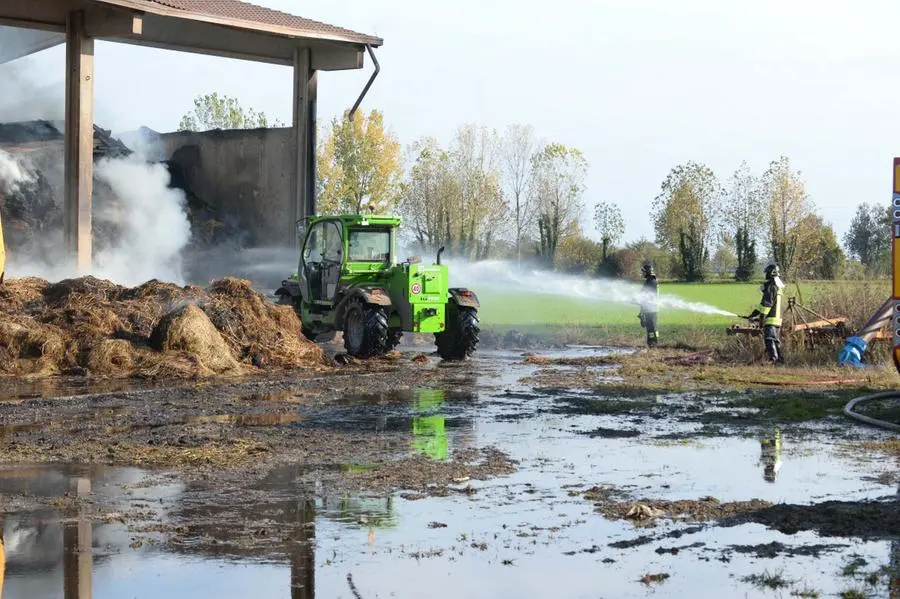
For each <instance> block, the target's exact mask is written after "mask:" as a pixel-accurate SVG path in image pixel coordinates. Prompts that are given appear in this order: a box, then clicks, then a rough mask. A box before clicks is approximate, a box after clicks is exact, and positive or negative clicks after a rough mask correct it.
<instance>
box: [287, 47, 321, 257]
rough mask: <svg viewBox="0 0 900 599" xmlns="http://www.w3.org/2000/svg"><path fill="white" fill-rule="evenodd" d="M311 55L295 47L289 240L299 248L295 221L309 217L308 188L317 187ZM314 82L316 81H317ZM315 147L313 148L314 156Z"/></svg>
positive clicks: (303, 49) (307, 51)
mask: <svg viewBox="0 0 900 599" xmlns="http://www.w3.org/2000/svg"><path fill="white" fill-rule="evenodd" d="M310 72H311V70H310V55H309V49H308V48H296V49H295V50H294V123H293V125H294V136H293V143H294V172H293V173H292V176H291V204H290V214H291V216H292V217H293V221H294V222H291V223H290V238H289V239H290V243H291V245H293V246H294V247H299V244H300V243H301V241H300V240H299V239H298V236H297V229H296V221H299V220H301V219H303V218H305V217H307V216H311V213H309V212H308V210H309V206H310V203H311V202H310V200H309V198H308V196H309V190H310V189H311V188H312V189H314V188H315V180H312V177H311V172H310V170H309V163H310V155H309V153H310V136H311V132H310V130H309V123H310V118H309V117H310V115H309V109H310V101H309V100H310ZM314 84H315V82H314ZM314 152H315V149H314V148H313V159H314V156H315V154H314Z"/></svg>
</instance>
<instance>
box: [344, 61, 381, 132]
mask: <svg viewBox="0 0 900 599" xmlns="http://www.w3.org/2000/svg"><path fill="white" fill-rule="evenodd" d="M366 50H367V51H368V52H369V56H370V57H371V58H372V64H374V65H375V72H374V73H372V76H371V77H369V81H368V82H367V83H366V86H365V87H364V88H363V90H362V93H361V94H359V97H358V98H357V99H356V103H355V104H354V105H353V108H351V109H350V113H349V114H348V115H347V120H348V121H353V115H354V114H356V109H357V108H359V105H360V104H362V101H363V98H365V97H366V94H367V93H369V88H370V87H372V83H373V82H374V81H375V77H378V73H380V72H381V65H380V64H378V59H377V58H375V53H374V52H373V51H372V46H370V45H369V44H366Z"/></svg>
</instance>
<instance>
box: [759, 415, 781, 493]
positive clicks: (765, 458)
mask: <svg viewBox="0 0 900 599" xmlns="http://www.w3.org/2000/svg"><path fill="white" fill-rule="evenodd" d="M759 447H760V454H761V455H760V459H759V461H760V464H762V467H763V479H764V480H765V481H766V482H770V483H774V482H775V479H776V478H778V471H779V470H781V429H778V428H776V429H775V430H774V432H773V434H772V436H771V437H763V438H762V439H760V440H759Z"/></svg>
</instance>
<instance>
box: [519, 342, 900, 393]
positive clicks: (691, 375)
mask: <svg viewBox="0 0 900 599" xmlns="http://www.w3.org/2000/svg"><path fill="white" fill-rule="evenodd" d="M524 361H525V363H528V364H532V365H537V366H543V367H544V368H543V369H542V370H540V371H538V372H537V373H536V374H535V375H534V376H532V377H529V378H525V379H523V380H522V382H523V383H526V384H532V385H535V386H538V387H559V388H593V387H603V386H610V385H613V386H619V385H625V386H636V387H641V388H645V389H659V390H666V391H705V390H708V391H714V390H721V389H760V388H771V387H790V388H795V389H798V390H802V389H822V388H846V389H860V388H864V389H873V390H877V389H883V388H892V387H893V386H894V384H895V383H896V372H895V371H894V369H893V368H868V369H865V370H855V369H848V368H841V367H838V366H833V367H816V368H810V367H791V366H788V367H781V366H772V365H769V364H765V363H752V364H738V363H734V362H727V361H723V359H722V358H721V357H716V356H714V355H713V354H712V353H710V352H695V351H685V350H677V349H658V350H649V351H648V350H641V351H638V352H635V353H633V354H628V355H618V356H588V357H579V358H562V359H559V358H548V357H545V356H541V355H539V354H538V355H533V354H530V355H527V356H526V357H525V359H524ZM563 367H566V368H563ZM571 367H575V368H571Z"/></svg>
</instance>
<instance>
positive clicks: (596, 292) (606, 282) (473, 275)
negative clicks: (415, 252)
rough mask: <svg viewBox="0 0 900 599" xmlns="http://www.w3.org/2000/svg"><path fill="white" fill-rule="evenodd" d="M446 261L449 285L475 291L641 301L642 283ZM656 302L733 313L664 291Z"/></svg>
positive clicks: (504, 264) (494, 263)
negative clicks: (448, 266) (518, 292)
mask: <svg viewBox="0 0 900 599" xmlns="http://www.w3.org/2000/svg"><path fill="white" fill-rule="evenodd" d="M446 262H447V264H449V265H450V284H451V285H453V286H462V287H470V288H471V289H472V290H473V291H475V292H476V293H477V292H478V290H480V289H493V290H506V291H510V290H511V291H522V292H526V293H543V294H547V295H558V296H565V297H572V296H576V297H583V298H586V299H592V300H597V301H604V302H614V303H617V304H635V305H638V304H640V303H641V300H642V294H643V289H642V286H641V285H639V284H636V283H630V282H627V281H618V280H614V279H592V278H587V277H576V276H572V275H562V274H559V273H554V272H550V271H545V270H537V269H529V268H525V267H522V268H521V269H519V268H517V267H516V266H515V265H514V264H513V263H511V262H504V261H501V260H485V261H482V262H457V261H455V260H447V261H446ZM657 305H658V306H659V308H661V309H666V308H668V309H673V310H688V311H690V312H697V313H700V314H718V315H720V316H735V315H734V314H732V313H731V312H728V311H726V310H721V309H719V308H716V307H715V306H710V305H708V304H703V303H699V302H690V301H687V300H685V299H683V298H680V297H678V296H675V295H671V294H668V293H665V292H661V293H660V294H659V299H658V300H657Z"/></svg>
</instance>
